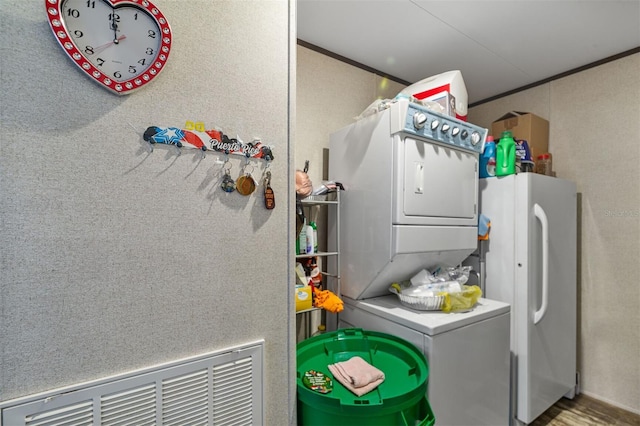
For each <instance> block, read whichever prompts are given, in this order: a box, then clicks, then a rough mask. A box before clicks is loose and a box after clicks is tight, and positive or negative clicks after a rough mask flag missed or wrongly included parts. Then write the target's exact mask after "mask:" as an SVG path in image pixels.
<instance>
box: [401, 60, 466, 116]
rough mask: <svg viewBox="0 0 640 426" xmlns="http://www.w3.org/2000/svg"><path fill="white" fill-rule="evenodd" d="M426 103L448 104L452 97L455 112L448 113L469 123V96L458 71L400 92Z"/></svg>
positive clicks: (439, 75)
mask: <svg viewBox="0 0 640 426" xmlns="http://www.w3.org/2000/svg"><path fill="white" fill-rule="evenodd" d="M400 93H401V94H404V95H409V96H413V97H414V98H416V99H420V100H424V101H434V102H438V103H440V102H445V103H448V102H449V100H450V96H448V95H449V94H450V95H451V96H453V98H455V111H453V112H448V110H446V111H447V112H445V113H448V114H449V115H451V116H452V117H456V118H459V119H460V120H464V121H467V108H468V94H467V87H466V86H465V84H464V80H463V79H462V73H461V72H460V71H458V70H455V71H447V72H444V73H442V74H438V75H434V76H431V77H427V78H425V79H423V80H420V81H418V82H417V83H414V84H412V85H411V86H408V87H406V88H405V89H404V90H402V91H401V92H400Z"/></svg>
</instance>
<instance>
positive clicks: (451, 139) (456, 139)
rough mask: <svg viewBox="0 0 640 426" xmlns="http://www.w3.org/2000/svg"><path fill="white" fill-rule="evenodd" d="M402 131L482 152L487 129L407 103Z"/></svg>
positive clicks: (436, 141) (453, 146) (449, 145)
mask: <svg viewBox="0 0 640 426" xmlns="http://www.w3.org/2000/svg"><path fill="white" fill-rule="evenodd" d="M403 130H404V132H406V133H410V134H412V135H415V136H419V137H423V138H427V139H430V140H431V141H433V142H435V143H439V144H443V145H446V146H448V147H450V148H458V149H463V150H465V151H473V152H476V153H478V154H482V151H484V142H485V140H486V138H487V133H488V131H487V129H484V128H482V127H479V126H476V125H474V124H470V123H467V122H466V121H462V120H458V119H457V118H454V117H450V116H447V115H444V114H439V113H437V112H434V111H430V110H428V109H427V108H426V107H423V106H421V105H417V104H413V103H409V105H408V108H407V113H406V114H405V120H404V129H403Z"/></svg>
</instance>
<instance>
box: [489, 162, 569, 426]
mask: <svg viewBox="0 0 640 426" xmlns="http://www.w3.org/2000/svg"><path fill="white" fill-rule="evenodd" d="M479 185H480V213H482V214H484V215H485V216H487V217H488V218H489V220H490V221H491V230H490V234H489V241H488V244H487V249H486V264H485V268H486V269H485V271H486V275H485V295H484V296H485V297H487V298H488V299H494V300H499V301H502V302H506V303H509V304H511V356H512V362H511V365H512V374H511V376H512V379H511V389H512V391H511V398H512V399H511V418H512V421H513V423H515V424H521V423H525V424H528V423H531V422H532V421H533V420H534V419H535V418H536V417H538V416H539V415H540V414H542V413H543V412H544V411H545V410H547V409H548V408H549V407H550V406H552V405H553V404H554V403H555V402H557V401H558V400H559V399H560V398H561V397H563V396H567V397H569V398H573V396H574V395H575V390H576V374H577V371H576V333H577V330H576V329H577V313H576V301H577V296H576V257H577V255H576V244H577V242H576V241H577V240H576V239H577V234H576V228H577V193H576V185H575V184H574V183H573V182H570V181H567V180H563V179H558V178H554V177H550V176H543V175H539V174H534V173H521V174H518V175H510V176H505V177H496V178H488V179H480V183H479Z"/></svg>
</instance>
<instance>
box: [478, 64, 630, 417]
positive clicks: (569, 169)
mask: <svg viewBox="0 0 640 426" xmlns="http://www.w3.org/2000/svg"><path fill="white" fill-rule="evenodd" d="M638 71H640V54H635V55H632V56H628V57H626V58H622V59H619V60H617V61H614V62H610V63H607V64H604V65H601V66H599V67H596V68H592V69H589V70H586V71H583V72H580V73H578V74H574V75H571V76H568V77H565V78H562V79H560V80H556V81H553V82H551V83H548V84H544V85H542V86H539V87H536V88H533V89H530V90H527V91H525V92H521V93H516V94H514V95H511V96H508V97H505V98H501V99H498V100H496V101H493V102H489V103H487V104H483V105H479V106H477V107H475V108H471V109H470V111H469V121H472V122H474V123H477V124H480V125H483V126H489V125H490V124H491V122H492V121H493V120H495V119H497V118H499V117H500V116H501V115H503V114H504V113H506V112H508V111H511V110H517V111H530V112H533V113H535V114H538V115H540V116H541V117H544V118H546V119H548V120H549V126H550V130H549V133H550V135H549V150H550V152H551V153H552V154H553V164H554V170H555V171H556V173H557V175H558V177H562V178H565V179H569V180H573V181H574V182H576V184H577V186H578V192H579V193H580V196H581V198H580V200H581V205H580V206H579V210H578V211H579V214H580V215H579V229H580V235H579V249H580V252H579V254H578V262H579V264H578V268H579V269H578V298H579V299H578V320H579V325H578V333H579V334H578V345H579V346H578V369H579V371H580V373H581V378H582V390H583V392H584V393H586V394H589V395H592V396H594V397H596V398H598V399H601V400H604V401H608V402H610V403H613V404H615V405H618V406H621V407H623V408H627V409H629V410H632V411H635V412H638V413H640V364H638V359H639V357H640V328H639V327H638V324H639V323H640V309H638V306H639V305H640V286H638V271H637V269H638V253H640V168H639V167H638V164H640V73H639V72H638Z"/></svg>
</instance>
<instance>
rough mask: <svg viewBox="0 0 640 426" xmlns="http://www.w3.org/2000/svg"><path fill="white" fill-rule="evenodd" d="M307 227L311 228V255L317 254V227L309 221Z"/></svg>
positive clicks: (313, 222)
mask: <svg viewBox="0 0 640 426" xmlns="http://www.w3.org/2000/svg"><path fill="white" fill-rule="evenodd" d="M309 226H310V227H311V234H312V236H313V244H312V246H313V248H312V249H313V253H317V252H318V225H316V222H315V221H311V223H309Z"/></svg>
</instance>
